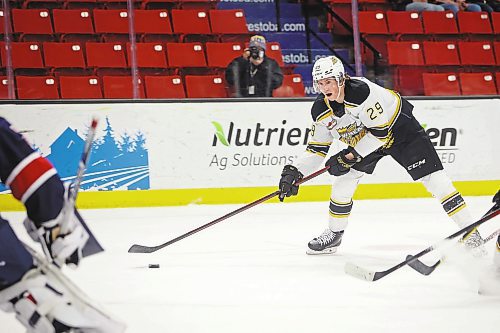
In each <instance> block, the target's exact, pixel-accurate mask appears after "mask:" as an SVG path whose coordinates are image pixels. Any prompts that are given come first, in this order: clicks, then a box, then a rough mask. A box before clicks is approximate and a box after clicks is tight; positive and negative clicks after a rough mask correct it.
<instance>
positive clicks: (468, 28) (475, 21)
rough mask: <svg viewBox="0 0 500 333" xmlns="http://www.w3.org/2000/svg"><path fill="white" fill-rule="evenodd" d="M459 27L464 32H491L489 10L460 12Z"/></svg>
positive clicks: (458, 15)
mask: <svg viewBox="0 0 500 333" xmlns="http://www.w3.org/2000/svg"><path fill="white" fill-rule="evenodd" d="M457 21H458V29H459V31H460V33H462V34H491V33H492V32H493V31H492V29H491V24H490V18H489V16H488V13H487V12H458V13H457Z"/></svg>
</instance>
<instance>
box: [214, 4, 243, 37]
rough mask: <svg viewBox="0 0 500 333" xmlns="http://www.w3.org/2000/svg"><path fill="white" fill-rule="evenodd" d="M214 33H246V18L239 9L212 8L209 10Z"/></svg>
mask: <svg viewBox="0 0 500 333" xmlns="http://www.w3.org/2000/svg"><path fill="white" fill-rule="evenodd" d="M208 13H209V17H210V26H211V28H212V33H214V34H248V33H249V32H248V28H247V20H246V18H245V13H244V12H243V10H241V9H227V10H224V9H213V10H210V11H209V12H208Z"/></svg>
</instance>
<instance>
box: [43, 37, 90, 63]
mask: <svg viewBox="0 0 500 333" xmlns="http://www.w3.org/2000/svg"><path fill="white" fill-rule="evenodd" d="M43 56H44V59H45V66H46V67H54V68H85V67H86V65H85V58H84V55H83V48H82V46H81V45H80V44H78V43H49V42H46V43H43Z"/></svg>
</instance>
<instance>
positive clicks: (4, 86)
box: [0, 76, 15, 99]
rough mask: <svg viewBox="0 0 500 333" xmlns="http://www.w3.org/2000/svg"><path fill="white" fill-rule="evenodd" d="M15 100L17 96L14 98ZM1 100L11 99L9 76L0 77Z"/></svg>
mask: <svg viewBox="0 0 500 333" xmlns="http://www.w3.org/2000/svg"><path fill="white" fill-rule="evenodd" d="M13 97H14V98H15V96H13ZM0 99H9V83H8V80H7V76H0Z"/></svg>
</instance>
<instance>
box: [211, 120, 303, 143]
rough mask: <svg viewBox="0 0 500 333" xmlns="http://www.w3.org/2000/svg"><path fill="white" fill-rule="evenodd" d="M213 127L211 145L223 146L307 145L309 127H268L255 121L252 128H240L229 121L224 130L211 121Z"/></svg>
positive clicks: (284, 123) (284, 121) (284, 122)
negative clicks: (226, 128) (227, 126)
mask: <svg viewBox="0 0 500 333" xmlns="http://www.w3.org/2000/svg"><path fill="white" fill-rule="evenodd" d="M281 123H282V125H286V120H283V121H282V122H281ZM212 125H214V127H215V133H214V137H213V140H212V146H214V147H215V146H216V145H217V142H220V143H222V144H223V145H224V146H230V145H232V144H234V145H235V146H272V145H277V146H283V145H290V146H297V145H307V141H308V139H309V132H310V129H309V128H306V129H301V128H298V127H294V128H285V127H270V128H266V127H263V126H262V123H256V124H255V127H254V128H240V127H238V126H237V125H236V124H235V123H234V122H230V123H229V128H228V130H227V135H226V134H225V133H226V132H225V131H224V129H223V126H222V125H221V124H220V123H218V122H216V121H212Z"/></svg>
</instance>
